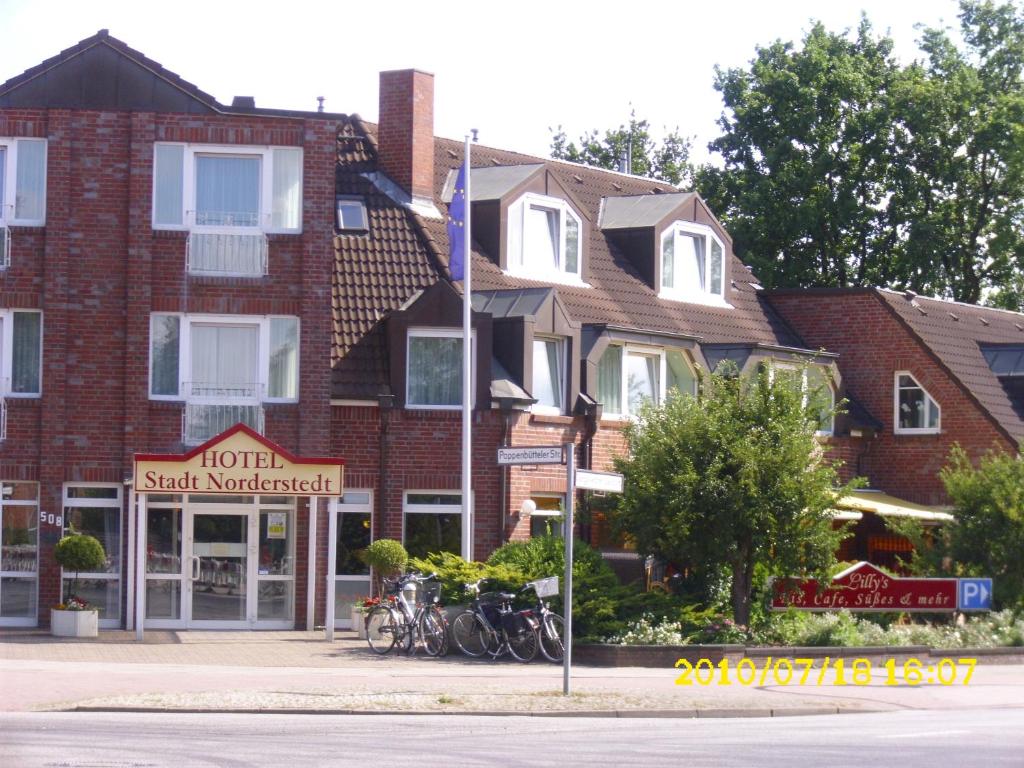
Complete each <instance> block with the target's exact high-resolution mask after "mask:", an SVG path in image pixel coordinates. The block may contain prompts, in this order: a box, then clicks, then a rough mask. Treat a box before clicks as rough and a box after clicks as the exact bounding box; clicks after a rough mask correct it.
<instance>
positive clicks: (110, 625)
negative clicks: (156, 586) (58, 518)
mask: <svg viewBox="0 0 1024 768" xmlns="http://www.w3.org/2000/svg"><path fill="white" fill-rule="evenodd" d="M70 488H113V489H114V490H116V491H117V498H116V499H96V498H83V499H73V498H71V497H70V496H68V490H69V489H70ZM68 507H81V508H85V507H90V508H92V509H117V511H118V535H117V562H118V569H117V571H115V572H113V573H108V572H107V571H89V572H88V573H86V572H85V571H82V572H81V573H79V574H78V578H79V579H93V580H96V581H116V582H117V617H116V618H113V619H110V618H108V619H100V620H99V624H100V626H101V627H103V628H105V629H117V628H118V627H120V626H121V619H122V616H123V613H124V611H123V610H122V608H121V603H122V599H123V598H124V578H123V574H124V573H125V568H126V564H125V562H124V556H125V552H124V545H123V543H122V542H123V541H124V524H125V514H124V486H123V485H121V484H120V483H64V485H63V487H62V489H61V515H62V517H63V535H67V526H68ZM106 554H107V555H108V556H109V554H110V553H109V552H107V553H106ZM74 577H75V575H74V574H73V573H71V572H69V571H65V570H64V569H63V568H61V572H60V589H61V599H62V600H63V595H64V582H65V581H66V580H68V579H74Z"/></svg>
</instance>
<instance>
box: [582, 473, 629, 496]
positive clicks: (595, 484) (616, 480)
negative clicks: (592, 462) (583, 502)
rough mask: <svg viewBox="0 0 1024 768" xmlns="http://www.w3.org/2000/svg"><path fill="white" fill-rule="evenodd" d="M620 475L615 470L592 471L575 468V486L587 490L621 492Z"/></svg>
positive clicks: (621, 480)
mask: <svg viewBox="0 0 1024 768" xmlns="http://www.w3.org/2000/svg"><path fill="white" fill-rule="evenodd" d="M622 483H623V479H622V475H620V474H618V473H617V472H592V471H591V470H589V469H577V470H576V487H577V488H583V489H584V490H587V491H604V492H605V493H622V488H623V485H622Z"/></svg>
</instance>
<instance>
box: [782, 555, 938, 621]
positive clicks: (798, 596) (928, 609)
mask: <svg viewBox="0 0 1024 768" xmlns="http://www.w3.org/2000/svg"><path fill="white" fill-rule="evenodd" d="M787 608H796V609H798V610H803V611H836V610H840V609H846V610H848V611H874V612H878V611H899V612H911V611H914V612H918V613H943V612H949V611H955V610H956V609H957V580H956V579H914V578H908V579H902V578H899V577H896V576H890V575H889V574H888V573H886V572H885V571H882V570H880V569H878V568H876V567H875V566H873V565H871V564H870V563H865V562H860V563H857V564H856V565H854V566H852V567H850V568H847V569H846V570H845V571H843V572H842V573H840V574H838V575H837V576H835V578H833V579H832V581H831V583H830V584H828V586H826V587H825V588H824V589H819V588H818V582H817V581H816V580H814V579H776V580H775V581H774V582H773V583H772V610H774V611H783V610H786V609H787Z"/></svg>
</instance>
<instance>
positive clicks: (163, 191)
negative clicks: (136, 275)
mask: <svg viewBox="0 0 1024 768" xmlns="http://www.w3.org/2000/svg"><path fill="white" fill-rule="evenodd" d="M184 179H185V147H183V146H182V145H180V144H157V145H156V150H155V154H154V159H153V223H154V224H155V225H157V226H159V225H161V224H162V225H164V226H171V227H180V226H182V224H184V217H183V211H182V207H183V206H182V198H183V190H184V184H185V182H184ZM154 394H156V393H154Z"/></svg>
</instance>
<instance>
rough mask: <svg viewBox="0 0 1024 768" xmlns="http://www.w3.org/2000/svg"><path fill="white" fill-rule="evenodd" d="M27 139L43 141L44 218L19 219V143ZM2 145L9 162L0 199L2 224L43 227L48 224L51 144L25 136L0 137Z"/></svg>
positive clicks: (37, 139)
mask: <svg viewBox="0 0 1024 768" xmlns="http://www.w3.org/2000/svg"><path fill="white" fill-rule="evenodd" d="M25 141H41V142H42V143H43V218H41V219H18V218H15V216H16V215H17V206H16V202H17V199H16V198H17V194H18V190H17V184H18V144H19V143H21V142H25ZM0 147H3V148H4V149H5V150H7V164H6V166H5V168H4V179H3V182H4V184H3V198H2V199H0V226H11V227H42V226H45V224H46V182H47V173H48V172H49V152H50V144H49V141H47V140H46V139H41V138H34V137H29V136H24V137H16V138H11V137H3V138H0Z"/></svg>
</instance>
